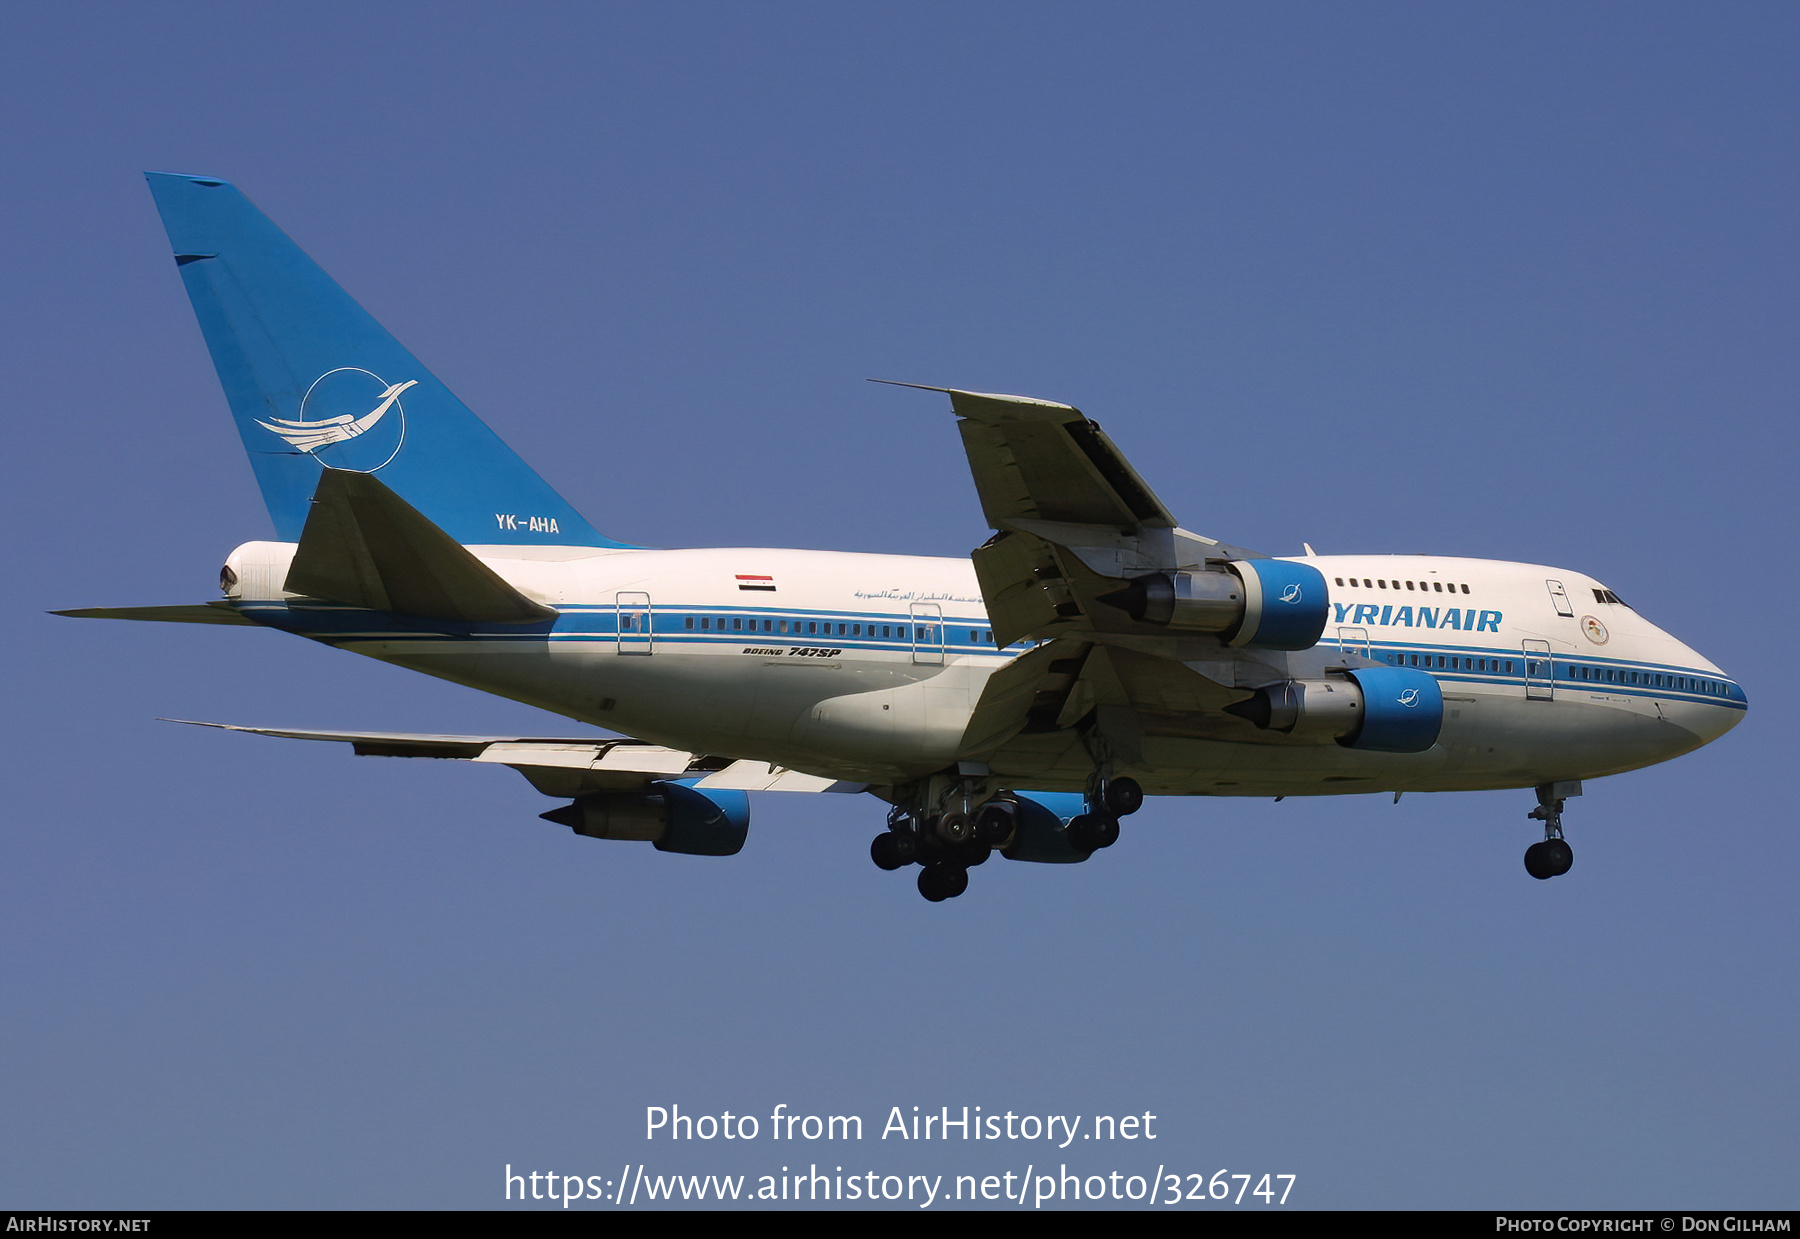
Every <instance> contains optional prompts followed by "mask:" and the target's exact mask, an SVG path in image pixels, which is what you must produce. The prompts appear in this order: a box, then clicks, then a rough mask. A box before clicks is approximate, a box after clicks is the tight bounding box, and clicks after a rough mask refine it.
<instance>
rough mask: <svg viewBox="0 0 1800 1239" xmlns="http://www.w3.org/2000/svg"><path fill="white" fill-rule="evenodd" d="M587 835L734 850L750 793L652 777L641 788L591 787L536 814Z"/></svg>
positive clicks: (722, 852) (665, 848)
mask: <svg viewBox="0 0 1800 1239" xmlns="http://www.w3.org/2000/svg"><path fill="white" fill-rule="evenodd" d="M539 816H540V817H542V818H544V819H545V820H547V821H552V822H555V823H557V825H559V826H567V827H568V828H569V829H570V830H573V831H574V832H575V833H576V834H578V835H586V836H587V837H588V838H590V839H637V840H643V841H647V842H649V843H651V844H654V845H655V847H656V850H657V851H659V852H683V853H686V854H687V855H689V856H733V855H736V854H737V852H738V851H739V850H740V849H742V848H743V846H744V839H745V837H746V836H747V835H748V834H749V833H750V797H749V796H747V795H745V794H744V793H743V792H733V791H712V792H704V793H703V792H697V791H695V790H694V789H693V788H691V787H687V786H684V785H683V784H680V783H652V784H651V785H650V790H648V791H644V792H596V793H594V794H592V795H588V796H582V797H581V798H579V799H578V800H576V801H575V803H574V804H569V805H564V806H563V807H562V808H560V809H552V810H551V811H550V812H548V813H543V814H539Z"/></svg>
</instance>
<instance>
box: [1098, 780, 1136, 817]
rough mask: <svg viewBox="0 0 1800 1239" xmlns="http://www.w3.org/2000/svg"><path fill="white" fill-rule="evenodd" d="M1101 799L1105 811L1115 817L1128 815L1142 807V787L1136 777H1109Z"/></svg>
mask: <svg viewBox="0 0 1800 1239" xmlns="http://www.w3.org/2000/svg"><path fill="white" fill-rule="evenodd" d="M1101 799H1102V800H1104V801H1105V802H1106V811H1107V812H1108V813H1111V814H1112V815H1113V816H1114V817H1115V818H1119V817H1130V816H1131V815H1132V814H1133V813H1136V812H1137V811H1138V810H1139V809H1141V808H1143V807H1144V789H1143V788H1142V787H1141V786H1139V784H1138V781H1137V780H1136V779H1132V778H1121V779H1111V780H1108V782H1107V784H1106V791H1105V793H1104V794H1103V795H1102V796H1101Z"/></svg>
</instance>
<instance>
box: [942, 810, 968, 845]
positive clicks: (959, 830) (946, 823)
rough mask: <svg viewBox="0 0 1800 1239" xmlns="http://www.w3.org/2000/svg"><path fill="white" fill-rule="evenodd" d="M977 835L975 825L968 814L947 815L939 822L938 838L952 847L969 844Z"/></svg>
mask: <svg viewBox="0 0 1800 1239" xmlns="http://www.w3.org/2000/svg"><path fill="white" fill-rule="evenodd" d="M974 833H975V823H974V822H972V821H971V820H969V815H968V814H967V813H946V814H944V816H942V817H940V818H939V819H938V820H937V837H938V838H939V839H940V840H942V841H943V842H945V843H948V844H949V845H950V846H951V847H957V846H959V845H961V844H964V843H967V842H968V841H969V837H970V836H971V835H973V834H974Z"/></svg>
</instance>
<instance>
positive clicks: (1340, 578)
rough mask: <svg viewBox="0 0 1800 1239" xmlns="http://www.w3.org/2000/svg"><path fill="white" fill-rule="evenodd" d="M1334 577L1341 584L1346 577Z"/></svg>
mask: <svg viewBox="0 0 1800 1239" xmlns="http://www.w3.org/2000/svg"><path fill="white" fill-rule="evenodd" d="M1332 579H1333V580H1334V581H1336V582H1337V583H1338V584H1339V585H1342V584H1343V583H1344V578H1343V577H1341V576H1340V577H1333V578H1332Z"/></svg>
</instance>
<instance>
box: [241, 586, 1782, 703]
mask: <svg viewBox="0 0 1800 1239" xmlns="http://www.w3.org/2000/svg"><path fill="white" fill-rule="evenodd" d="M239 609H241V610H244V611H247V612H251V613H254V614H258V615H260V617H261V618H263V619H264V620H265V622H269V623H272V624H274V625H275V626H276V627H282V628H292V629H297V630H300V631H303V632H305V633H307V634H308V635H309V636H316V637H319V638H321V639H329V640H337V641H351V640H361V641H378V640H386V639H404V640H408V641H424V642H430V641H467V640H472V639H478V640H482V641H495V642H514V643H516V642H521V641H525V642H542V641H555V642H557V643H559V644H566V643H580V642H593V643H597V644H599V643H603V644H607V645H611V644H614V643H616V642H617V640H618V638H619V626H618V613H619V607H618V606H617V604H582V605H577V606H571V607H567V608H564V609H563V610H562V612H561V614H560V615H559V616H558V618H557V620H556V621H554V623H553V624H545V625H530V626H520V627H513V626H508V627H505V628H486V627H482V626H479V625H433V626H432V627H431V628H428V629H422V628H416V627H413V626H410V625H408V624H406V623H405V622H404V621H402V620H399V619H396V618H394V617H392V616H385V615H381V614H379V613H376V612H371V611H362V610H358V609H356V608H354V607H343V606H332V605H319V606H306V607H296V608H292V609H290V608H289V607H288V606H287V604H286V603H240V604H239ZM625 609H626V610H627V611H629V610H630V607H629V606H627V607H626V608H625ZM689 616H692V617H694V618H695V619H699V618H700V617H701V616H706V617H707V618H710V619H731V618H742V619H746V620H748V619H749V618H750V617H752V616H754V617H755V618H756V619H757V620H758V621H759V622H760V621H761V620H763V619H768V620H771V621H774V622H779V621H780V620H783V619H785V620H787V621H788V623H789V625H790V626H794V625H798V624H805V623H808V622H815V623H819V624H821V625H825V624H830V625H833V626H835V625H837V624H839V623H842V624H845V625H846V626H847V625H850V624H864V625H868V624H871V623H882V624H887V625H889V626H890V627H892V626H895V625H904V626H906V627H908V628H909V629H910V628H912V627H934V626H935V627H941V628H942V629H943V630H944V634H945V638H946V639H945V640H944V641H943V643H942V648H943V651H944V653H946V654H950V653H957V654H963V653H971V652H981V653H985V654H991V655H994V656H995V657H999V658H1015V657H1017V656H1018V655H1019V654H1021V653H1023V652H1024V651H1025V649H1026V648H1029V647H1026V646H1019V647H1017V648H1010V649H1007V650H1001V649H997V648H995V647H994V646H992V645H989V644H987V643H986V642H976V643H974V644H970V643H969V642H967V641H962V640H956V639H954V635H955V633H956V632H957V631H958V630H960V631H962V632H965V633H966V632H968V631H969V630H970V629H974V630H976V631H978V632H987V631H989V628H988V624H987V621H986V619H985V618H983V619H979V620H977V619H970V618H966V617H948V618H939V619H934V620H928V621H925V622H924V623H922V624H921V623H920V621H917V620H915V619H914V618H913V617H912V616H911V614H910V613H907V614H904V615H897V614H895V613H894V612H880V611H795V610H788V609H778V608H774V607H722V606H678V605H675V604H668V605H660V606H659V605H655V604H653V605H652V607H651V617H652V624H653V626H652V629H651V632H650V634H649V636H650V637H651V639H652V641H653V642H654V643H655V644H657V645H660V646H689V647H693V648H707V647H731V646H740V645H745V644H753V645H771V646H807V645H819V644H823V643H825V642H829V643H830V644H832V645H834V646H840V647H843V648H845V649H854V650H859V651H863V652H875V653H895V654H909V653H912V652H913V651H914V650H915V649H916V648H922V649H924V650H925V651H927V652H932V651H935V650H937V649H938V648H939V643H938V642H937V641H935V640H928V641H926V642H925V643H924V645H923V646H922V647H920V646H916V645H915V643H914V642H913V641H912V640H910V639H906V640H902V639H900V638H893V637H873V636H869V635H866V634H865V635H862V636H851V635H845V636H841V637H840V636H838V635H837V634H836V633H835V632H831V633H825V632H819V633H807V632H795V631H791V630H790V631H788V632H785V633H784V632H763V631H760V629H759V630H758V631H756V632H750V631H747V630H745V631H730V630H726V629H711V630H702V629H699V628H693V629H690V628H688V627H687V626H686V620H687V617H689ZM796 617H799V618H796ZM630 635H634V636H636V635H642V634H635V633H634V634H630ZM1320 644H1321V645H1324V646H1332V647H1335V648H1337V649H1340V650H1345V649H1347V650H1349V651H1351V652H1358V651H1361V650H1363V649H1365V648H1366V649H1367V650H1368V651H1369V652H1370V654H1371V656H1373V657H1375V658H1376V659H1377V660H1378V661H1381V662H1388V661H1389V660H1388V658H1387V656H1388V655H1394V656H1399V657H1404V658H1407V659H1409V660H1410V657H1411V656H1412V655H1415V654H1416V655H1418V656H1419V657H1420V658H1421V659H1427V658H1429V659H1431V660H1432V661H1433V662H1435V661H1436V659H1437V658H1438V657H1440V656H1441V657H1443V658H1445V659H1446V660H1448V659H1451V658H1454V659H1457V660H1459V661H1463V660H1467V659H1470V658H1483V659H1486V660H1488V662H1489V663H1490V664H1493V663H1495V662H1496V661H1501V660H1510V661H1511V662H1512V663H1513V664H1514V666H1515V670H1514V671H1512V672H1506V671H1499V670H1490V671H1475V670H1472V669H1470V668H1468V667H1466V666H1465V667H1455V668H1450V667H1442V668H1440V667H1436V666H1432V667H1420V668H1419V670H1421V671H1426V670H1428V671H1430V672H1431V674H1432V675H1433V676H1435V677H1436V678H1437V679H1438V680H1440V681H1444V682H1448V683H1456V684H1486V685H1498V686H1502V687H1508V688H1514V687H1522V686H1523V685H1524V682H1525V665H1524V660H1525V653H1524V651H1523V650H1522V649H1514V648H1510V647H1500V648H1496V647H1493V646H1484V645H1421V644H1417V643H1409V642H1396V641H1391V640H1390V641H1371V642H1369V643H1367V645H1366V646H1365V645H1364V643H1362V642H1352V643H1350V644H1349V645H1348V646H1346V645H1345V644H1344V643H1343V642H1342V641H1341V640H1326V641H1322V642H1320ZM1539 657H1542V655H1540V656H1539ZM1548 657H1549V659H1550V661H1551V665H1552V671H1553V683H1554V684H1555V686H1556V687H1557V688H1560V689H1562V690H1563V691H1565V692H1566V691H1571V690H1576V689H1584V688H1585V689H1594V690H1600V691H1604V692H1606V693H1608V694H1611V695H1615V696H1628V697H1655V698H1660V699H1663V700H1669V701H1692V702H1699V703H1702V704H1707V705H1719V706H1729V707H1733V708H1739V709H1742V708H1745V707H1747V705H1748V700H1747V698H1746V697H1745V695H1744V692H1743V690H1742V689H1741V688H1740V687H1739V686H1738V684H1737V683H1736V682H1735V681H1734V680H1732V679H1731V678H1730V677H1727V676H1721V675H1716V674H1714V673H1712V672H1708V671H1699V670H1696V669H1694V668H1691V667H1683V666H1681V665H1680V664H1677V663H1652V662H1638V661H1633V660H1630V659H1623V658H1615V657H1609V656H1583V657H1581V658H1568V657H1565V656H1563V655H1560V654H1554V653H1553V654H1550V655H1548ZM1391 665H1401V664H1398V663H1394V664H1391ZM1405 665H1407V666H1410V665H1411V663H1410V661H1409V662H1407V663H1406V664H1405ZM1581 666H1587V667H1597V668H1600V669H1602V670H1607V669H1610V670H1612V671H1614V672H1615V673H1620V672H1633V671H1635V672H1637V673H1638V674H1639V675H1640V676H1643V675H1655V674H1660V675H1663V676H1664V677H1665V679H1666V678H1668V677H1670V676H1679V677H1682V678H1685V679H1688V680H1691V681H1699V682H1704V683H1709V684H1715V685H1718V686H1719V687H1720V688H1721V689H1723V691H1722V692H1715V693H1709V692H1705V691H1697V690H1690V689H1681V688H1675V687H1673V686H1671V685H1663V686H1657V685H1653V684H1641V683H1640V684H1629V683H1621V682H1618V681H1616V680H1615V681H1607V680H1583V679H1580V678H1572V677H1571V676H1570V669H1571V667H1581Z"/></svg>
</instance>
